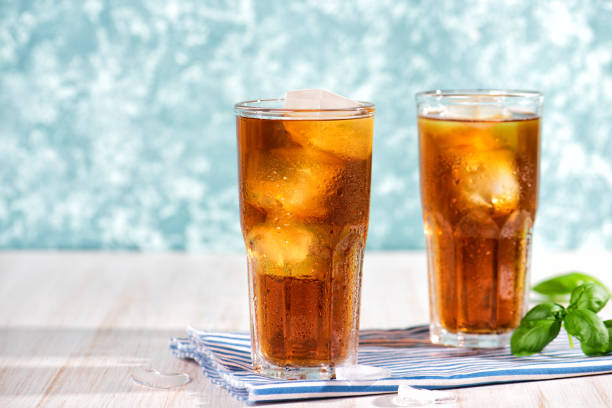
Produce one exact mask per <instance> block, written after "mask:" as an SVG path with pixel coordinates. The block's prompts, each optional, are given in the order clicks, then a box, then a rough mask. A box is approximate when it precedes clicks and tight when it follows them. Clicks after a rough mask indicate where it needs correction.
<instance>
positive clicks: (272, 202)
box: [245, 147, 342, 218]
mask: <svg viewBox="0 0 612 408" xmlns="http://www.w3.org/2000/svg"><path fill="white" fill-rule="evenodd" d="M341 171H342V166H341V164H340V162H339V160H337V159H336V158H334V157H332V156H330V155H328V154H325V153H320V152H316V151H312V150H307V149H303V148H301V147H291V148H279V149H272V150H271V151H270V152H269V154H267V155H265V156H259V157H255V158H253V159H251V161H250V162H249V163H248V165H247V172H246V183H245V186H246V195H247V200H248V201H249V202H250V203H252V204H253V205H255V206H257V207H260V208H263V209H264V210H266V211H267V212H269V213H273V214H275V215H277V216H288V215H298V216H301V217H314V218H317V217H324V216H325V215H326V213H327V207H328V206H327V205H326V203H325V202H326V200H327V199H328V197H329V195H330V194H331V193H332V192H333V191H334V187H335V182H336V180H337V178H338V177H339V174H340V172H341Z"/></svg>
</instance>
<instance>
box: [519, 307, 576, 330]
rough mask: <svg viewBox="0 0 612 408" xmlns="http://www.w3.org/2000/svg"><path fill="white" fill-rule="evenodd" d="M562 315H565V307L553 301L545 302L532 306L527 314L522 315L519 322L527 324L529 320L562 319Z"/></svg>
mask: <svg viewBox="0 0 612 408" xmlns="http://www.w3.org/2000/svg"><path fill="white" fill-rule="evenodd" d="M563 317H565V309H564V308H563V306H561V305H559V304H557V303H553V302H545V303H540V304H539V305H536V306H534V307H532V308H531V309H530V310H529V311H528V312H527V314H526V315H525V316H523V318H522V319H521V322H520V324H521V325H528V324H529V322H533V321H539V320H563Z"/></svg>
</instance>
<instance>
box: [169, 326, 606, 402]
mask: <svg viewBox="0 0 612 408" xmlns="http://www.w3.org/2000/svg"><path fill="white" fill-rule="evenodd" d="M187 334H188V337H185V338H173V339H171V341H170V349H171V350H172V352H173V353H174V355H175V356H177V357H179V358H185V359H193V360H195V361H197V362H198V363H199V364H200V365H201V366H202V370H203V372H204V374H205V375H206V376H208V377H209V378H210V379H211V381H212V382H213V383H216V384H219V385H221V386H223V387H224V388H226V389H227V390H228V391H229V392H230V394H232V395H233V396H234V397H236V398H237V399H239V400H245V401H248V402H262V401H279V400H298V399H308V398H325V397H340V396H357V395H367V394H382V393H390V392H397V389H398V387H399V386H400V385H401V384H408V385H412V386H417V387H420V388H428V389H442V388H455V387H465V386H473V385H482V384H496V383H507V382H516V381H532V380H544V379H551V378H562V377H577V376H583V375H593V374H602V373H609V372H612V356H608V357H606V356H604V357H586V356H585V355H584V354H582V352H581V351H580V347H578V346H575V347H574V348H573V349H572V348H570V346H569V343H568V338H567V334H566V333H565V331H564V330H562V331H561V333H560V334H559V336H558V337H557V339H555V340H554V341H553V342H552V343H551V344H549V345H548V346H547V347H546V349H545V350H544V352H543V353H541V354H538V355H535V356H530V357H514V356H512V355H511V354H510V349H509V347H505V348H499V349H485V350H475V349H466V348H451V347H438V346H434V345H432V344H431V343H429V328H428V327H427V326H417V327H412V328H408V329H404V330H363V331H361V332H360V334H359V344H360V345H359V364H365V365H370V366H377V367H385V368H388V369H390V370H391V372H392V375H391V377H389V378H384V379H379V380H358V381H357V380H354V381H339V380H329V381H281V380H274V379H269V378H264V377H261V376H259V375H257V374H256V373H255V372H254V371H253V370H252V368H251V342H250V338H249V334H248V333H219V332H204V331H198V330H195V329H192V328H189V329H188V330H187Z"/></svg>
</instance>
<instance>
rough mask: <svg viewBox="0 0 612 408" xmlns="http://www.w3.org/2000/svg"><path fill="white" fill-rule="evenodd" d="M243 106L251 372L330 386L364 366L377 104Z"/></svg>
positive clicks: (243, 214)
mask: <svg viewBox="0 0 612 408" xmlns="http://www.w3.org/2000/svg"><path fill="white" fill-rule="evenodd" d="M357 105H358V106H353V107H350V108H346V109H344V108H342V109H333V110H329V109H328V110H321V109H312V110H304V109H301V110H300V109H287V108H284V107H283V106H284V101H283V100H282V99H274V100H272V99H270V100H255V101H247V102H242V103H238V104H236V106H235V111H236V115H237V123H236V127H237V136H238V163H239V185H240V215H241V225H242V232H243V235H244V240H245V244H246V249H247V259H248V269H249V295H250V307H251V310H250V312H251V339H252V356H253V366H254V368H255V370H257V371H258V372H259V373H261V374H263V375H266V376H270V377H276V378H283V379H328V378H333V376H334V367H338V366H341V365H350V364H355V363H356V360H357V344H358V338H357V334H358V326H359V296H360V286H361V265H362V259H363V253H364V249H365V244H366V234H367V230H368V214H369V202H370V173H371V160H372V132H373V125H374V105H372V104H370V103H362V102H360V103H358V104H357Z"/></svg>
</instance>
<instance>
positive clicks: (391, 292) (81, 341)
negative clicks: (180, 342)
mask: <svg viewBox="0 0 612 408" xmlns="http://www.w3.org/2000/svg"><path fill="white" fill-rule="evenodd" d="M243 258H244V257H243V256H238V255H190V254H173V253H171V254H135V253H99V252H76V253H67V252H3V253H1V252H0V406H2V407H22V406H23V407H34V406H43V407H54V406H76V407H96V406H113V407H114V406H121V407H133V406H143V407H159V406H200V407H234V406H241V405H242V404H241V403H239V402H238V401H236V400H234V399H233V398H231V397H230V396H229V395H228V394H227V393H226V392H225V391H224V390H223V389H221V388H219V387H218V386H215V385H213V384H211V383H210V382H209V381H208V380H207V379H206V378H205V377H204V376H203V374H201V372H200V369H199V367H198V366H197V365H196V364H195V363H192V362H186V361H182V360H178V359H176V358H174V357H173V356H172V355H171V353H170V352H169V350H168V339H169V338H170V337H171V336H181V335H183V334H184V329H185V327H187V325H189V324H191V325H193V326H194V327H198V328H202V329H216V330H248V327H249V326H248V325H249V320H248V319H249V317H248V308H247V286H246V281H247V279H246V271H245V262H244V259H243ZM610 265H612V252H598V253H541V252H538V251H537V250H536V251H535V256H534V260H533V263H532V266H533V268H532V277H533V280H534V281H535V280H539V279H541V278H543V277H546V276H549V275H553V274H556V273H559V272H563V271H568V270H572V269H578V270H582V271H585V272H587V273H593V274H597V276H599V277H601V278H602V280H604V282H605V283H606V284H608V285H610V286H612V274H611V273H610V272H611V271H610ZM427 299H428V297H427V285H426V272H425V256H424V254H423V253H422V252H379V253H376V252H374V253H372V252H368V253H367V254H366V263H365V267H364V278H363V297H362V308H361V310H362V314H361V327H362V328H398V327H405V326H409V325H414V324H419V323H425V322H426V321H427V319H428V301H427ZM602 315H603V316H605V317H608V318H609V317H612V307H611V306H608V307H607V308H606V309H605V310H604V311H603V312H602ZM611 358H612V357H611ZM147 364H151V365H152V366H153V367H154V368H156V369H158V370H160V371H162V372H187V373H189V375H190V376H191V377H192V378H193V381H192V382H191V383H189V384H188V385H186V386H182V387H179V388H175V389H171V390H157V389H151V388H147V387H144V386H141V385H138V384H136V383H134V382H132V381H131V379H130V374H131V372H132V371H133V370H134V369H135V368H136V367H138V366H143V365H147ZM457 392H458V396H459V400H458V404H457V405H458V406H461V407H487V408H489V407H493V406H512V407H514V406H515V407H530V406H538V407H542V406H583V407H597V406H612V375H599V376H591V377H581V378H571V379H562V380H550V381H539V382H529V383H520V384H504V385H492V386H481V387H473V388H463V389H459V390H458V391H457ZM313 405H314V406H335V407H390V406H393V405H392V396H391V395H383V396H381V395H377V396H366V397H359V398H341V399H334V400H318V401H308V402H297V403H290V404H275V405H274V406H275V407H277V406H283V407H285V406H290V407H306V406H313Z"/></svg>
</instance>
